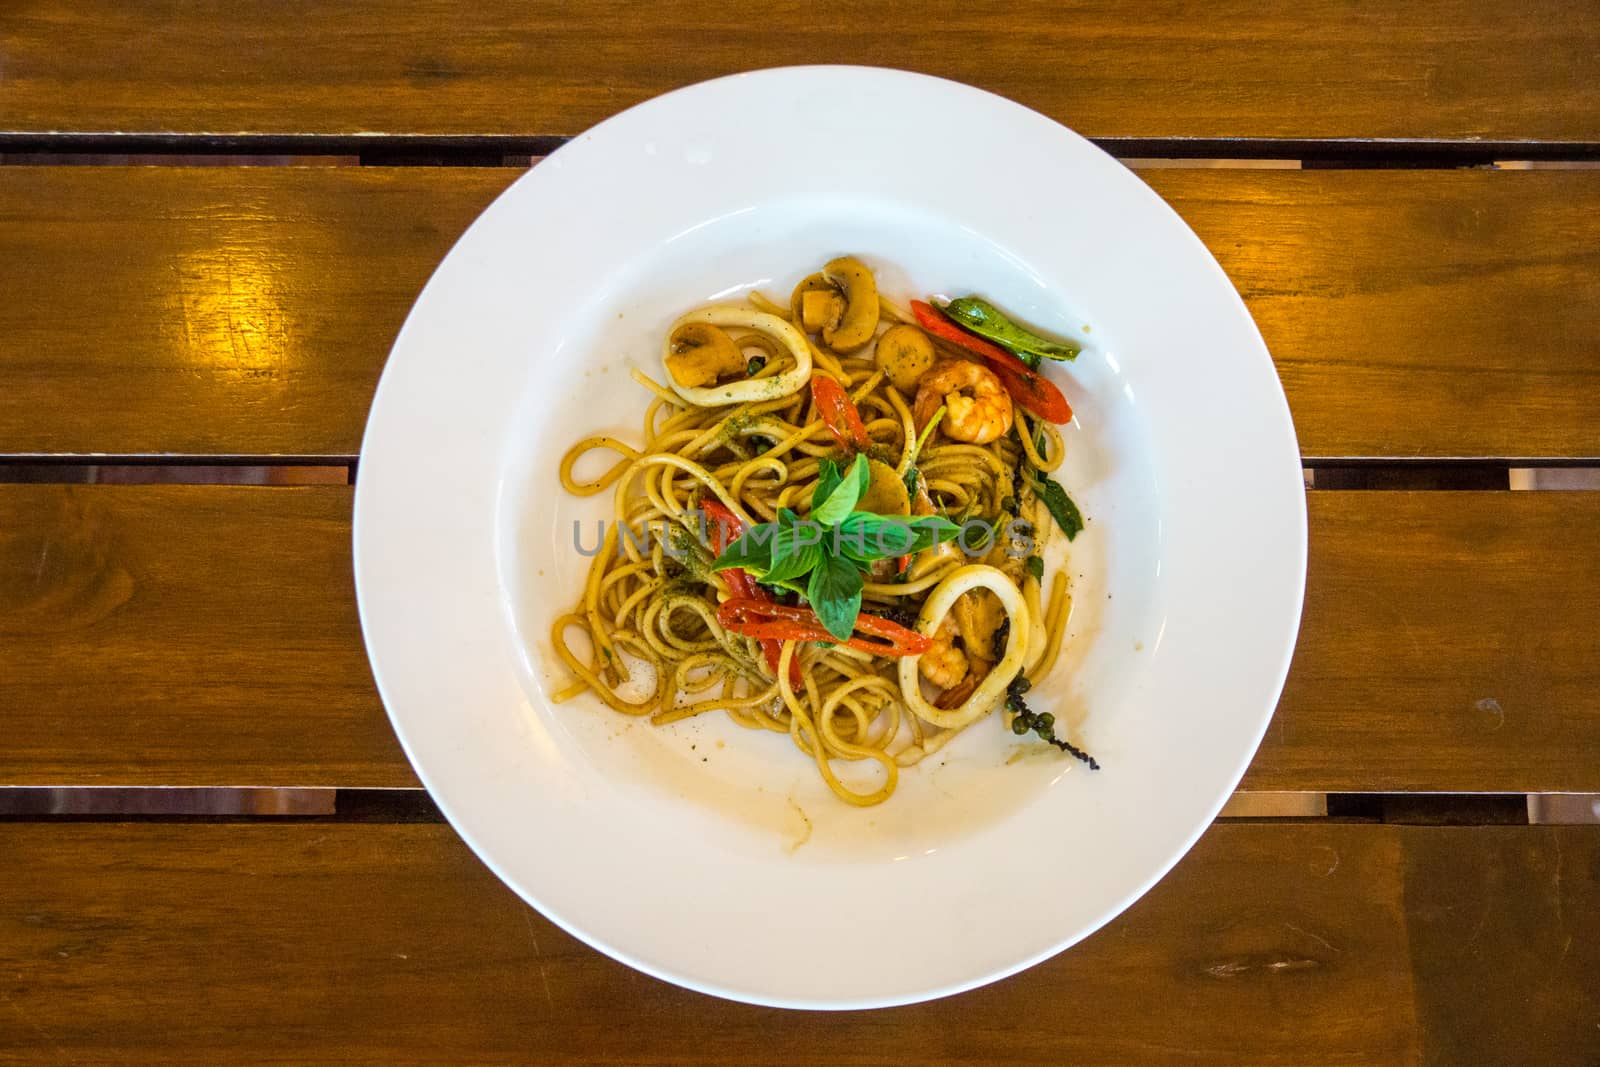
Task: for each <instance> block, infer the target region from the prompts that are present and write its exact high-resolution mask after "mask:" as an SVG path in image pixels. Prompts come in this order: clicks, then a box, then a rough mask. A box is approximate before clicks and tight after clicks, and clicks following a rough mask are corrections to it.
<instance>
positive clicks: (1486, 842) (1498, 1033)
mask: <svg viewBox="0 0 1600 1067" xmlns="http://www.w3.org/2000/svg"><path fill="white" fill-rule="evenodd" d="M1405 886H1406V929H1407V934H1408V937H1409V940H1410V943H1411V954H1412V958H1413V960H1414V961H1415V966H1414V972H1415V975H1416V989H1417V1002H1416V1006H1417V1016H1418V1020H1417V1021H1418V1024H1419V1025H1420V1026H1421V1027H1422V1029H1423V1030H1424V1031H1425V1032H1426V1033H1428V1034H1429V1035H1430V1039H1429V1041H1428V1045H1429V1049H1430V1053H1431V1055H1430V1058H1431V1059H1432V1060H1433V1062H1436V1063H1540V1062H1543V1063H1600V973H1597V971H1596V967H1597V965H1600V827H1595V826H1585V827H1569V828H1565V829H1563V830H1558V831H1556V832H1553V833H1548V834H1539V835H1533V834H1527V833H1520V832H1516V831H1507V830H1491V831H1489V832H1483V831H1482V830H1480V829H1478V828H1476V827H1455V828H1451V829H1447V830H1435V831H1433V832H1431V833H1420V834H1419V833H1413V834H1411V835H1410V836H1409V837H1408V838H1407V841H1406V848H1405Z"/></svg>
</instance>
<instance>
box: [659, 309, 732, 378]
mask: <svg viewBox="0 0 1600 1067" xmlns="http://www.w3.org/2000/svg"><path fill="white" fill-rule="evenodd" d="M667 347H668V348H669V349H670V351H669V353H668V355H667V357H666V365H667V373H669V374H671V375H672V380H673V381H675V382H677V383H678V384H679V385H682V386H687V387H689V388H697V387H701V386H707V385H716V384H717V381H718V380H719V379H721V378H722V377H723V376H724V375H731V374H739V373H742V372H743V371H744V369H745V358H744V353H743V352H742V351H740V349H739V346H738V345H736V344H734V343H733V338H731V337H729V336H728V335H727V334H726V333H725V332H723V331H722V330H721V329H719V328H718V327H716V326H713V325H711V324H710V323H709V322H685V323H683V324H682V325H680V326H679V327H678V328H677V329H675V330H673V331H672V335H671V337H670V339H669V340H668V342H667Z"/></svg>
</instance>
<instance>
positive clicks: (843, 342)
mask: <svg viewBox="0 0 1600 1067" xmlns="http://www.w3.org/2000/svg"><path fill="white" fill-rule="evenodd" d="M822 275H823V277H825V278H827V279H828V281H830V282H832V283H833V284H834V285H836V286H838V287H839V290H840V292H841V293H843V294H844V302H845V309H844V317H843V318H841V319H840V320H839V323H838V325H836V326H834V327H833V328H832V329H828V328H826V327H825V328H824V329H823V331H822V339H823V340H824V341H826V342H828V344H829V345H830V346H831V347H833V348H836V349H838V350H839V351H841V352H849V351H851V350H853V349H857V348H860V347H861V346H862V345H864V344H866V343H867V342H868V341H870V340H872V335H873V334H874V333H875V332H877V329H878V312H879V308H878V282H877V280H876V279H874V278H873V277H872V272H871V271H870V270H868V269H867V265H866V264H865V263H862V262H861V261H860V260H859V259H857V258H856V257H854V256H840V257H839V258H838V259H835V260H831V261H829V262H828V263H827V264H826V265H825V266H824V267H823V268H822Z"/></svg>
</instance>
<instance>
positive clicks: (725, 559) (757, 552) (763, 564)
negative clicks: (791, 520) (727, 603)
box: [711, 522, 778, 572]
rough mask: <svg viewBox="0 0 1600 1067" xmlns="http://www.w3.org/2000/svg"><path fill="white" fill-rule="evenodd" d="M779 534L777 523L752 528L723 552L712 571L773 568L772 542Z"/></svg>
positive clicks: (712, 566) (765, 523) (764, 523)
mask: <svg viewBox="0 0 1600 1067" xmlns="http://www.w3.org/2000/svg"><path fill="white" fill-rule="evenodd" d="M777 532H778V524H777V523H775V522H763V523H760V524H759V525H756V526H752V527H750V529H748V530H746V531H745V532H744V533H742V534H740V535H739V536H738V537H736V538H735V539H734V540H733V543H732V544H730V545H729V546H728V547H727V548H725V549H723V550H722V554H721V555H719V556H718V557H717V558H716V560H715V561H714V562H713V563H712V564H711V569H712V570H714V571H725V570H727V569H728V568H729V567H738V568H740V569H742V570H747V571H757V572H760V571H765V570H767V569H768V568H769V567H771V566H772V541H773V538H774V536H775V535H776V534H777Z"/></svg>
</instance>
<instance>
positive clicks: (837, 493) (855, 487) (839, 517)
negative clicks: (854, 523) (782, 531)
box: [811, 455, 872, 526]
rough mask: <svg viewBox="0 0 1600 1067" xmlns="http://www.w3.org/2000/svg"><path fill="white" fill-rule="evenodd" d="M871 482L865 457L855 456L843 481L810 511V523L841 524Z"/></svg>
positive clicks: (870, 473) (870, 474)
mask: <svg viewBox="0 0 1600 1067" xmlns="http://www.w3.org/2000/svg"><path fill="white" fill-rule="evenodd" d="M871 480H872V472H871V471H870V470H868V469H867V457H866V456H862V455H857V456H856V460H855V462H854V463H852V464H851V465H850V469H849V470H847V471H845V473H844V478H843V480H841V481H840V482H839V484H838V485H837V486H835V487H834V489H833V491H832V492H831V493H829V494H828V495H827V497H826V499H824V500H823V501H822V503H821V504H819V505H818V506H816V507H814V508H812V509H811V519H812V521H813V522H820V523H822V525H824V526H832V525H834V524H835V523H839V522H843V521H844V518H845V516H846V515H849V514H850V512H851V511H853V510H854V509H855V506H856V501H857V500H860V499H861V494H862V493H865V492H866V491H867V483H868V482H869V481H871Z"/></svg>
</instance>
